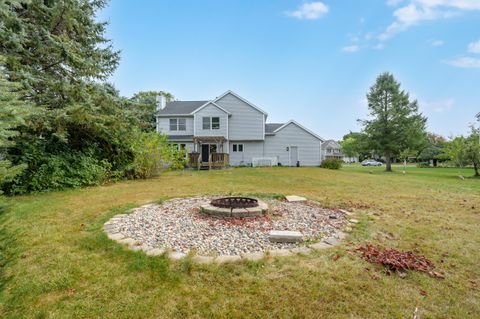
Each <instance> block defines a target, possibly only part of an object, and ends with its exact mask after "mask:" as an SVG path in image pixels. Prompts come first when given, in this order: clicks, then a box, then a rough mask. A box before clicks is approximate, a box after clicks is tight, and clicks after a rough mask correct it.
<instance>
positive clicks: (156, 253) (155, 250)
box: [145, 248, 165, 256]
mask: <svg viewBox="0 0 480 319" xmlns="http://www.w3.org/2000/svg"><path fill="white" fill-rule="evenodd" d="M164 253H165V249H160V248H153V249H150V250H148V251H146V252H145V254H146V255H147V256H160V255H163V254H164Z"/></svg>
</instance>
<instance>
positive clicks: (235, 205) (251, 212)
mask: <svg viewBox="0 0 480 319" xmlns="http://www.w3.org/2000/svg"><path fill="white" fill-rule="evenodd" d="M267 211H268V206H267V204H265V203H264V202H262V201H260V200H258V199H255V198H249V197H222V198H216V199H213V200H212V201H211V202H210V203H209V204H204V205H202V206H201V212H202V213H204V214H207V215H211V216H215V217H222V218H223V217H236V218H240V217H256V216H261V215H262V214H266V213H267Z"/></svg>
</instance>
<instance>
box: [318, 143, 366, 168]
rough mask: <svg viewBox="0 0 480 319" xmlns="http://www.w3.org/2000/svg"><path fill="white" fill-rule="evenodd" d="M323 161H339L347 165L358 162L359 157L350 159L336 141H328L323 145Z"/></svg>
mask: <svg viewBox="0 0 480 319" xmlns="http://www.w3.org/2000/svg"><path fill="white" fill-rule="evenodd" d="M322 159H339V160H342V161H344V162H346V163H356V162H358V157H356V156H354V157H348V156H346V155H345V154H343V152H342V146H341V145H340V144H339V143H338V142H336V141H334V140H328V141H325V142H323V144H322Z"/></svg>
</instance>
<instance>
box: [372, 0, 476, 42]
mask: <svg viewBox="0 0 480 319" xmlns="http://www.w3.org/2000/svg"><path fill="white" fill-rule="evenodd" d="M400 2H403V1H391V0H387V4H389V5H393V4H395V5H397V4H399V3H400ZM473 10H480V0H409V2H408V3H406V4H405V5H402V6H401V7H399V8H398V9H396V10H395V11H394V12H393V16H394V18H395V20H394V21H393V22H392V23H391V24H390V25H389V26H388V27H387V29H386V30H385V31H384V32H383V33H381V34H380V35H379V36H378V38H379V39H380V40H382V41H385V40H387V39H389V38H391V37H393V36H395V35H396V34H397V33H400V32H403V31H405V30H407V29H408V28H410V27H412V26H414V25H418V24H420V23H422V22H425V21H432V20H438V19H445V18H450V17H454V16H458V15H461V14H463V13H464V12H466V11H473Z"/></svg>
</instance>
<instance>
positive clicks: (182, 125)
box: [170, 119, 187, 131]
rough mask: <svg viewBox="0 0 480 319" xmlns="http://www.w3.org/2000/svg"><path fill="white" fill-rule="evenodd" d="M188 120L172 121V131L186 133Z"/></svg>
mask: <svg viewBox="0 0 480 319" xmlns="http://www.w3.org/2000/svg"><path fill="white" fill-rule="evenodd" d="M186 130H187V120H186V119H170V131H186Z"/></svg>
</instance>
